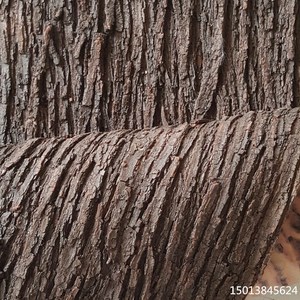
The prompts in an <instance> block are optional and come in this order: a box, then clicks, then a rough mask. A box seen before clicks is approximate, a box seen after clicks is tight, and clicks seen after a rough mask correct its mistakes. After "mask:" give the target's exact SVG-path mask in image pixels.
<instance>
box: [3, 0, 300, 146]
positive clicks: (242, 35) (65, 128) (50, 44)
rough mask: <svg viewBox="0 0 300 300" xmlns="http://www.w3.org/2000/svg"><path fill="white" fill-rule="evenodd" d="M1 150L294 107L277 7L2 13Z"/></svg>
mask: <svg viewBox="0 0 300 300" xmlns="http://www.w3.org/2000/svg"><path fill="white" fill-rule="evenodd" d="M0 17H1V20H0V29H1V30H0V42H1V45H2V47H1V49H0V59H1V77H0V91H1V99H0V101H1V103H0V105H1V106H0V112H1V115H0V122H1V123H0V142H1V143H15V142H18V141H23V140H24V139H26V138H30V137H53V136H66V135H68V134H71V135H73V134H76V133H84V132H90V131H107V130H112V129H118V128H127V129H134V128H145V127H152V126H158V125H166V124H179V123H183V122H185V121H190V120H191V119H199V118H202V117H206V118H209V119H220V118H221V117H223V116H230V115H236V114H239V113H245V112H247V111H250V110H272V109H275V108H280V107H295V106H298V105H299V92H300V89H299V82H300V81H299V79H300V78H299V77H300V76H299V75H300V69H299V62H300V59H299V57H300V56H299V53H300V52H299V49H300V48H299V41H300V39H299V34H300V23H299V8H298V1H297V0H286V1H264V2H261V1H252V0H251V1H250V0H248V1H247V0H246V1H240V0H227V1H208V0H202V1H193V0H185V1H181V0H173V1H171V0H162V1H146V0H141V1H129V0H126V1H118V0H105V1H104V0H102V1H98V0H97V1H96V0H90V1H83V0H81V1H69V0H65V1H56V0H52V1H42V0H31V1H18V0H14V1H9V0H4V1H1V4H0Z"/></svg>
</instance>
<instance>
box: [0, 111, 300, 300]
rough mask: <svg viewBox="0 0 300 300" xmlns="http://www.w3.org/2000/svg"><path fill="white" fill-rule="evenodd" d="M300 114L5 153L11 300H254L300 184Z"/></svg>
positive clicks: (5, 265)
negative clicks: (245, 291)
mask: <svg viewBox="0 0 300 300" xmlns="http://www.w3.org/2000/svg"><path fill="white" fill-rule="evenodd" d="M299 115H300V111H299V110H298V109H294V110H279V111H275V112H274V113H258V114H255V113H248V114H245V116H242V117H241V116H240V117H231V118H228V119H226V120H223V121H222V122H210V123H209V124H206V125H190V124H183V125H180V126H178V127H173V128H171V127H166V128H156V129H149V130H141V131H118V132H111V133H101V134H88V135H79V136H77V137H74V138H69V139H62V138H60V139H49V140H45V139H34V140H30V141H27V142H26V143H24V144H20V145H18V146H7V147H2V148H1V150H0V151H1V162H0V166H1V173H0V174H1V191H0V192H1V194H0V197H1V199H2V205H1V225H2V226H1V228H2V251H1V253H2V256H1V272H2V276H3V277H4V278H5V279H4V280H3V281H2V283H1V287H0V295H1V298H2V299H24V298H27V297H28V298H29V299H36V298H38V299H104V298H107V299H206V300H209V299H231V298H234V299H242V298H243V297H241V296H240V297H233V296H230V295H229V294H230V286H233V285H246V286H248V285H251V284H253V283H255V281H256V279H257V275H258V270H260V269H261V268H262V265H263V264H264V263H265V258H266V256H267V254H268V253H269V251H270V247H271V245H272V244H273V242H274V239H275V238H276V236H277V234H278V231H279V225H280V223H281V222H282V220H283V215H284V214H283V213H284V212H285V211H286V210H287V208H288V205H289V202H290V200H291V199H292V195H294V194H295V184H296V182H299V175H300V174H299V164H300V159H299V157H300V155H299V154H300V152H299V151H300V150H299V147H295V145H297V144H299V143H300V139H299V137H300V135H299V131H300V118H299Z"/></svg>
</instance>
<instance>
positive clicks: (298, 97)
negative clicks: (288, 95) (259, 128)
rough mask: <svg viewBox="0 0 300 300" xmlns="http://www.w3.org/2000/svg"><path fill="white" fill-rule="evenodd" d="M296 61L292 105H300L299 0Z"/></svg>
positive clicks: (296, 23)
mask: <svg viewBox="0 0 300 300" xmlns="http://www.w3.org/2000/svg"><path fill="white" fill-rule="evenodd" d="M295 16H296V21H295V32H294V37H295V62H294V80H293V92H294V97H293V100H292V103H291V106H292V107H299V106H300V4H299V1H296V3H295Z"/></svg>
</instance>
